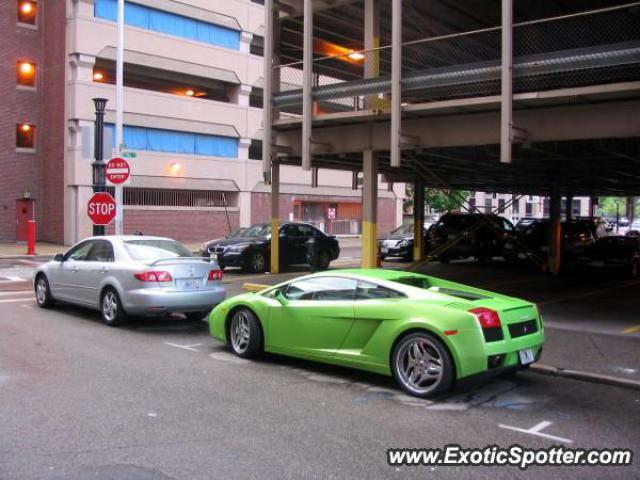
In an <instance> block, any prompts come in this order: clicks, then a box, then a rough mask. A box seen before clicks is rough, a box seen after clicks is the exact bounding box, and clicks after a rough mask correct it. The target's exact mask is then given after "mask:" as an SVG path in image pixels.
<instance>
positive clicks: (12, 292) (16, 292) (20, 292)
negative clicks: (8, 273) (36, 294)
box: [0, 290, 33, 297]
mask: <svg viewBox="0 0 640 480" xmlns="http://www.w3.org/2000/svg"><path fill="white" fill-rule="evenodd" d="M12 295H33V290H10V291H7V292H0V296H1V297H9V296H12Z"/></svg>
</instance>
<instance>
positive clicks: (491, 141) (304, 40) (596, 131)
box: [263, 0, 640, 273]
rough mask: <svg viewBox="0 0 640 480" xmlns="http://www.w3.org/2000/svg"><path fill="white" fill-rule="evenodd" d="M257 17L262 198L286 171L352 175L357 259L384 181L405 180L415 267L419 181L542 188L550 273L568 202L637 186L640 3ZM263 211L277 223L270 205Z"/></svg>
mask: <svg viewBox="0 0 640 480" xmlns="http://www.w3.org/2000/svg"><path fill="white" fill-rule="evenodd" d="M265 12H267V13H266V14H265V42H264V46H265V59H266V58H269V57H270V58H271V59H272V62H271V63H270V62H268V61H265V71H264V77H265V79H266V81H265V86H264V95H265V108H264V120H263V124H264V127H265V128H264V132H265V133H264V135H265V138H264V140H265V141H263V170H264V174H265V178H267V179H268V180H271V189H272V199H275V198H277V193H278V188H279V185H278V184H279V182H278V169H279V165H282V164H295V165H302V167H303V168H304V169H306V170H313V169H325V168H328V169H340V170H346V171H350V172H352V174H353V175H354V176H356V175H358V172H362V174H363V188H362V200H363V224H362V233H363V262H362V264H363V266H365V267H371V266H375V265H376V263H377V242H376V236H377V228H376V223H377V222H376V221H377V215H376V207H375V206H376V200H377V189H376V184H377V179H378V175H382V176H383V178H385V179H386V180H387V181H388V182H411V183H414V184H415V187H416V188H414V192H415V198H414V204H415V205H418V208H416V209H415V211H414V226H415V235H414V259H416V260H419V259H423V258H424V257H425V255H426V256H427V258H429V255H428V252H425V249H424V245H423V243H424V242H423V240H422V234H421V232H422V217H423V212H422V211H421V208H420V206H421V205H423V203H424V202H423V198H422V195H423V192H424V187H429V188H439V189H443V190H457V189H467V190H476V191H489V192H502V193H511V194H514V196H516V197H517V196H520V195H529V194H533V195H545V196H549V197H550V217H551V218H550V222H549V225H550V236H549V238H550V241H549V242H550V243H549V250H550V255H549V258H548V268H549V269H550V270H551V271H552V272H556V273H557V272H558V271H559V269H560V251H561V249H560V239H561V232H560V222H561V215H562V212H561V202H562V198H563V197H565V198H571V197H573V196H590V197H598V196H604V195H608V196H621V197H630V196H634V195H636V194H638V181H639V180H640V178H639V177H640V165H639V163H638V162H639V161H640V142H639V137H640V127H639V125H640V122H639V121H638V120H640V82H639V81H638V79H639V78H640V2H619V1H618V2H615V1H603V0H590V1H584V2H579V3H578V2H569V1H555V2H534V1H520V2H515V3H514V4H512V2H511V1H508V0H503V1H502V2H498V1H488V0H487V1H481V2H473V4H469V5H466V4H464V5H461V4H459V3H457V2H451V1H447V0H433V1H429V2H424V1H409V0H404V1H403V0H393V1H391V2H381V1H378V0H364V1H338V2H329V1H327V2H311V1H310V0H304V1H302V0H300V1H293V0H283V1H280V2H273V1H270V0H267V1H266V2H265ZM354 19H357V20H355V21H354ZM356 188H357V185H356ZM570 203H571V202H567V204H570ZM271 213H272V218H273V219H274V225H275V220H277V219H278V216H279V215H278V205H277V202H275V201H272V212H271ZM498 213H499V212H498ZM273 238H277V235H274V236H273ZM271 251H272V255H274V256H275V255H277V252H278V249H277V248H275V249H272V250H271ZM271 265H272V269H273V270H277V265H278V262H277V258H272V262H271Z"/></svg>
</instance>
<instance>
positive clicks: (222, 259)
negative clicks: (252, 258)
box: [218, 253, 243, 267]
mask: <svg viewBox="0 0 640 480" xmlns="http://www.w3.org/2000/svg"><path fill="white" fill-rule="evenodd" d="M242 263H243V261H242V254H241V253H222V254H219V255H218V264H219V265H220V266H221V267H223V266H224V267H241V266H242Z"/></svg>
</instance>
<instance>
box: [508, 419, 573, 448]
mask: <svg viewBox="0 0 640 480" xmlns="http://www.w3.org/2000/svg"><path fill="white" fill-rule="evenodd" d="M552 423H553V422H550V421H548V420H543V421H542V422H540V423H538V424H537V425H534V426H533V427H531V428H529V429H525V428H518V427H512V426H510V425H503V424H502V423H499V424H498V427H500V428H504V429H507V430H513V431H515V432H522V433H528V434H529V435H537V436H539V437H544V438H548V439H550V440H555V441H558V442H564V443H573V440H570V439H568V438H564V437H556V436H555V435H549V434H548V433H542V430H544V429H545V428H547V427H548V426H549V425H551V424H552Z"/></svg>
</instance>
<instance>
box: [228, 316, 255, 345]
mask: <svg viewBox="0 0 640 480" xmlns="http://www.w3.org/2000/svg"><path fill="white" fill-rule="evenodd" d="M229 333H230V334H231V346H232V347H233V350H234V351H235V352H236V353H240V354H241V353H244V352H245V351H246V350H247V348H249V340H250V339H251V330H250V328H249V318H248V317H247V314H246V313H245V312H243V311H239V312H238V313H236V314H235V316H234V317H233V320H232V321H231V328H230V331H229Z"/></svg>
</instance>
